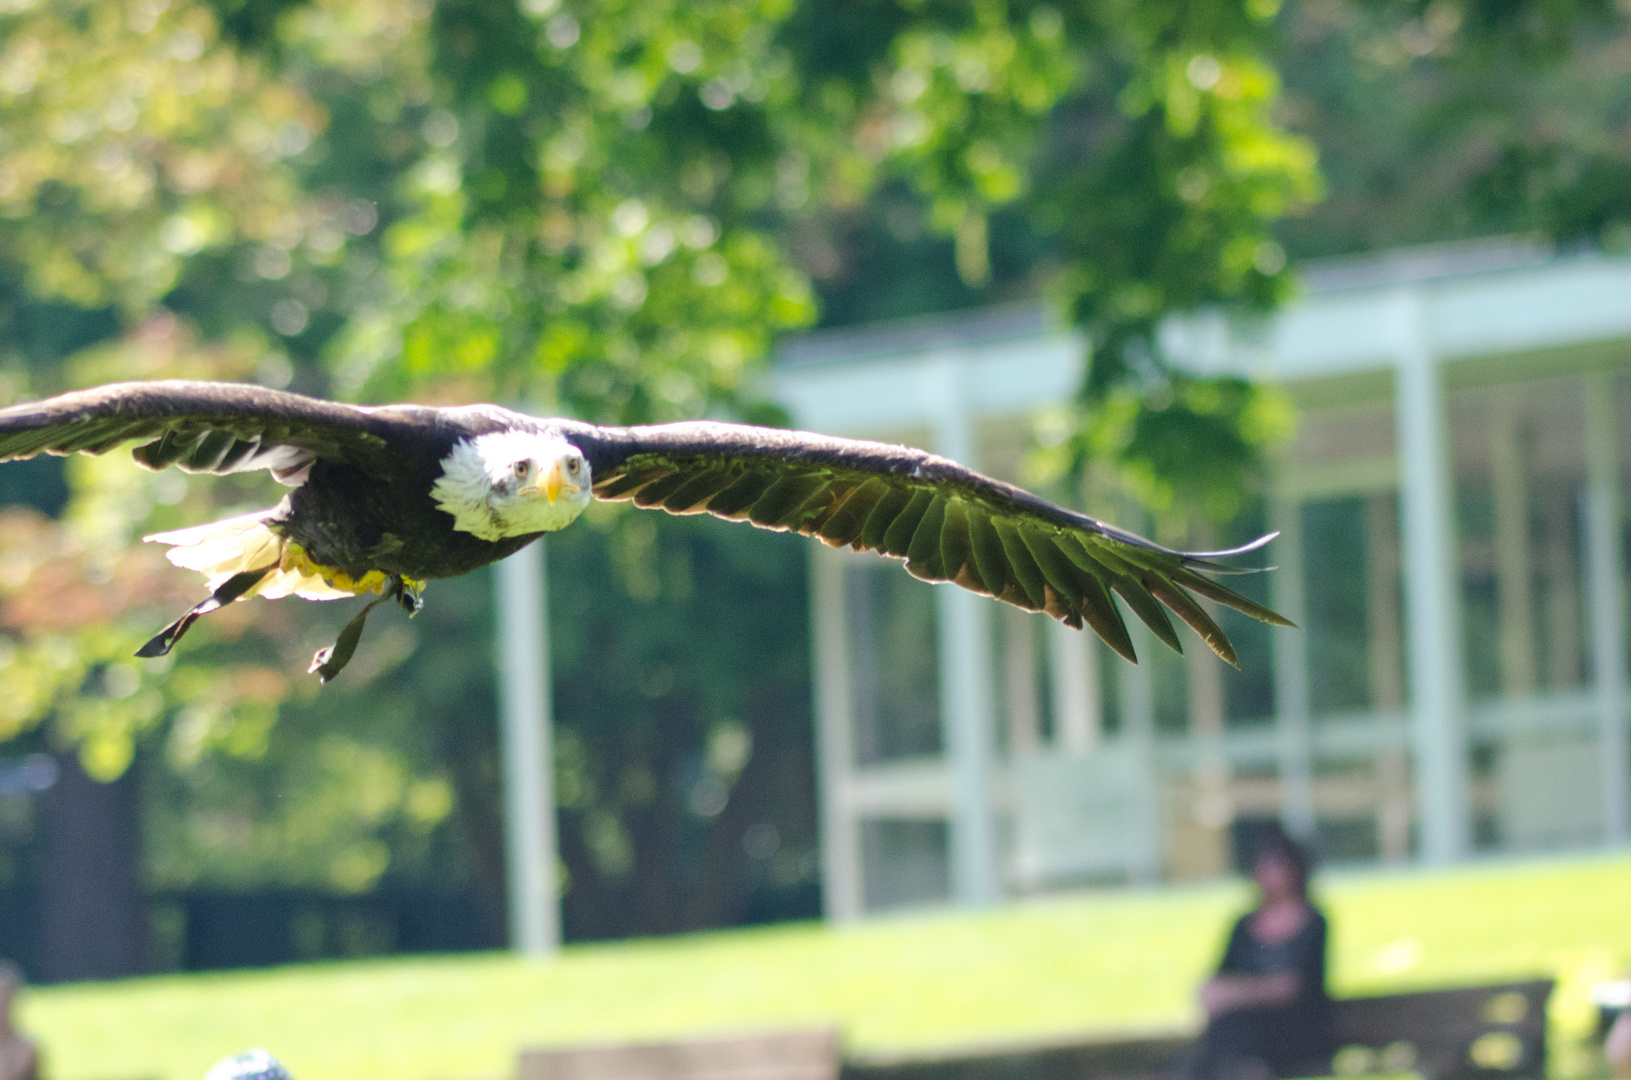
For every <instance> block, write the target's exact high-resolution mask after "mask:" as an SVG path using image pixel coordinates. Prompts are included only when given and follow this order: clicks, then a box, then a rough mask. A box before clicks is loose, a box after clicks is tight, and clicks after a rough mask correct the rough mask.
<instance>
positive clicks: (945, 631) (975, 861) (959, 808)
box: [934, 358, 1001, 908]
mask: <svg viewBox="0 0 1631 1080" xmlns="http://www.w3.org/2000/svg"><path fill="white" fill-rule="evenodd" d="M947 367H948V368H949V370H942V371H940V372H938V373H937V374H936V376H935V383H936V387H937V389H938V390H939V391H940V392H941V393H943V394H945V395H946V398H945V401H944V402H943V405H942V409H941V414H940V419H939V422H938V423H936V424H935V430H934V440H935V451H936V452H937V453H939V454H942V455H944V456H945V457H949V458H951V459H952V460H953V461H960V462H963V463H964V464H966V465H970V466H973V467H975V468H978V464H977V462H978V456H979V455H978V447H976V445H975V441H974V428H973V421H972V420H971V419H970V417H969V411H968V401H967V397H968V395H967V391H966V389H965V387H964V385H963V383H964V380H965V373H964V372H963V370H962V361H961V360H959V359H957V358H953V359H951V360H950V361H949V362H948V364H947ZM991 613H992V601H991V600H989V599H987V598H986V597H983V596H977V595H975V594H974V593H971V592H969V591H968V590H967V589H964V588H961V587H959V586H956V585H951V584H942V585H938V586H936V587H935V617H936V618H935V622H936V630H937V633H938V644H939V653H940V722H941V724H943V725H944V728H943V731H944V739H945V747H946V766H947V771H948V772H949V774H950V779H951V822H950V825H951V829H950V832H951V837H950V843H951V851H950V856H951V891H952V899H953V901H954V902H955V903H956V904H957V905H958V906H959V907H970V908H979V907H987V906H989V905H990V904H992V903H994V902H995V901H996V900H997V897H998V894H999V892H1000V891H1001V889H1000V884H999V868H998V865H997V818H996V813H995V808H994V807H993V806H992V803H991V796H992V788H993V784H992V780H993V773H994V769H995V764H994V760H993V759H994V758H995V756H996V745H995V738H994V733H995V729H996V719H995V712H996V708H995V706H996V702H995V700H994V696H995V695H994V680H993V672H994V667H995V663H994V658H993V657H992V651H993V650H992V623H991Z"/></svg>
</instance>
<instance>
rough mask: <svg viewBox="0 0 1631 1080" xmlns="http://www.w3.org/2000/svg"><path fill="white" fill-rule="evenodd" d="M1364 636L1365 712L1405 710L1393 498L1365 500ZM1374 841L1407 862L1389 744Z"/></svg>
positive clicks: (1379, 762) (1410, 810)
mask: <svg viewBox="0 0 1631 1080" xmlns="http://www.w3.org/2000/svg"><path fill="white" fill-rule="evenodd" d="M1365 576H1366V579H1367V580H1366V582H1365V595H1366V600H1365V612H1366V620H1365V622H1366V626H1365V637H1366V640H1367V641H1368V642H1369V644H1370V695H1371V708H1372V709H1375V710H1376V711H1377V712H1379V713H1383V714H1385V715H1387V716H1397V715H1398V714H1399V713H1402V712H1403V711H1404V709H1405V689H1404V665H1403V656H1404V649H1403V637H1402V635H1403V629H1404V627H1403V618H1402V616H1401V615H1400V612H1399V601H1400V596H1399V495H1398V492H1396V491H1391V490H1390V491H1386V492H1380V493H1378V494H1375V495H1372V496H1371V497H1370V498H1368V499H1366V500H1365ZM1376 795H1377V799H1378V806H1377V808H1376V827H1377V838H1378V840H1379V841H1380V845H1381V849H1382V852H1381V853H1382V858H1383V859H1384V860H1385V861H1387V862H1393V863H1399V862H1404V861H1406V860H1407V859H1409V858H1410V823H1411V821H1412V820H1414V818H1415V803H1414V799H1413V798H1412V796H1411V792H1410V752H1409V749H1408V748H1407V747H1405V746H1399V745H1394V743H1393V742H1392V741H1391V740H1389V741H1388V743H1387V744H1386V745H1384V746H1383V747H1382V748H1381V749H1380V750H1379V751H1377V754H1376Z"/></svg>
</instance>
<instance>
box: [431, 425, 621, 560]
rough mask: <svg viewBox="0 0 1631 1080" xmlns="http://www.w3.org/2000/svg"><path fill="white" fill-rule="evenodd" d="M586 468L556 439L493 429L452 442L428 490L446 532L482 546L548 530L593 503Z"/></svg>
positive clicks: (574, 450)
mask: <svg viewBox="0 0 1631 1080" xmlns="http://www.w3.org/2000/svg"><path fill="white" fill-rule="evenodd" d="M591 488H592V481H591V480H590V477H589V462H588V461H587V460H585V459H584V456H583V452H582V451H581V450H579V449H578V448H577V447H575V446H573V445H572V444H571V443H569V442H567V441H566V439H564V438H563V437H561V436H560V435H559V434H557V433H554V432H548V433H539V432H534V431H495V432H490V433H489V434H486V435H477V436H476V437H475V438H473V439H460V440H459V442H458V443H457V444H455V445H454V447H453V452H452V453H450V454H448V455H447V457H445V458H443V459H442V475H441V476H440V477H438V478H437V480H436V483H435V485H434V486H433V487H432V488H431V497H432V498H434V499H435V500H436V504H437V505H438V506H440V507H441V508H442V509H443V510H446V511H447V512H448V513H449V514H452V515H453V527H454V528H455V529H459V530H461V531H463V532H467V533H473V534H475V535H476V536H479V537H481V538H482V539H483V540H503V539H504V538H506V537H510V536H525V535H526V534H528V533H535V532H554V531H555V530H556V529H564V528H566V527H567V526H568V525H570V524H572V522H573V520H574V519H576V518H577V516H578V515H579V514H581V513H583V511H584V508H585V507H587V506H588V505H589V502H590V500H591V499H593V498H594V492H593V491H592V490H591Z"/></svg>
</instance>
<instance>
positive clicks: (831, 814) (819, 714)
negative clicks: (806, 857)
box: [810, 545, 864, 923]
mask: <svg viewBox="0 0 1631 1080" xmlns="http://www.w3.org/2000/svg"><path fill="white" fill-rule="evenodd" d="M844 561H845V560H844V557H843V555H842V554H840V553H838V552H833V551H828V550H827V549H826V548H824V547H822V546H820V545H815V546H814V547H813V550H812V551H811V553H810V626H811V628H812V630H813V633H812V634H811V640H810V645H811V649H812V651H813V652H814V654H815V655H814V656H813V658H812V659H813V661H814V672H813V674H814V677H815V723H816V731H815V736H816V738H815V746H816V790H817V791H818V793H819V801H820V811H821V903H822V909H823V914H824V915H825V916H826V918H827V921H828V922H837V923H843V922H853V921H854V920H856V919H858V918H860V917H861V914H862V910H863V903H864V898H863V894H862V891H861V887H862V883H861V875H862V868H861V824H860V822H859V821H857V820H856V819H855V815H854V813H852V812H851V810H850V806H849V799H848V792H849V777H850V774H851V772H852V771H853V770H854V768H855V751H854V732H855V716H854V708H853V700H854V698H853V694H852V683H851V681H850V666H849V648H848V644H849V637H848V634H847V632H846V613H845V611H844Z"/></svg>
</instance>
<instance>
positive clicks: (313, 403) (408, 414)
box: [0, 380, 440, 484]
mask: <svg viewBox="0 0 1631 1080" xmlns="http://www.w3.org/2000/svg"><path fill="white" fill-rule="evenodd" d="M439 412H440V411H439V410H429V409H420V408H417V407H415V406H390V407H386V408H367V407H364V406H358V405H343V404H338V403H335V402H330V401H320V400H318V399H316V398H309V397H304V396H302V395H300V394H289V393H284V392H282V391H279V390H270V389H267V388H266V387H262V386H250V385H244V384H238V383H211V382H189V381H183V380H164V381H155V382H132V383H114V384H111V385H108V386H100V387H96V388H94V389H90V390H80V391H75V392H73V393H68V394H59V395H58V396H56V397H53V398H47V399H46V400H44V401H35V402H28V403H25V404H22V405H13V406H11V407H9V408H6V409H0V461H14V460H17V459H20V458H29V457H34V456H35V455H37V454H42V453H45V454H56V455H65V454H73V453H81V452H82V453H88V454H104V453H107V452H108V451H110V450H113V449H114V448H116V447H118V446H120V445H123V444H125V443H129V442H137V443H139V444H140V445H138V446H137V447H136V448H135V450H134V451H133V456H134V457H135V459H136V460H137V461H138V462H139V463H141V464H142V465H144V466H146V467H148V468H151V469H162V468H166V467H168V466H172V465H174V466H178V467H180V468H182V469H184V470H187V471H188V472H205V473H218V474H219V473H233V472H244V471H248V470H252V469H268V470H271V472H272V474H273V475H274V476H275V477H276V478H277V479H278V480H279V481H281V482H283V483H294V484H298V483H300V482H301V480H303V479H304V478H305V475H306V471H307V470H308V469H309V468H310V467H311V463H312V462H313V461H315V460H317V459H318V458H328V459H331V460H338V461H347V462H350V463H352V464H355V465H358V466H362V467H364V468H370V469H374V470H377V471H379V472H382V473H389V472H390V471H391V470H392V469H393V468H394V467H395V466H394V465H393V457H394V456H396V455H394V454H393V452H392V451H391V450H390V449H388V448H389V447H392V446H393V443H394V445H395V451H396V454H400V451H401V449H402V446H403V440H407V441H409V442H411V441H413V440H414V439H416V438H419V437H422V435H423V433H424V431H425V429H426V427H427V424H428V423H431V422H433V421H432V420H431V417H432V416H433V415H435V414H438V413H439Z"/></svg>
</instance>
